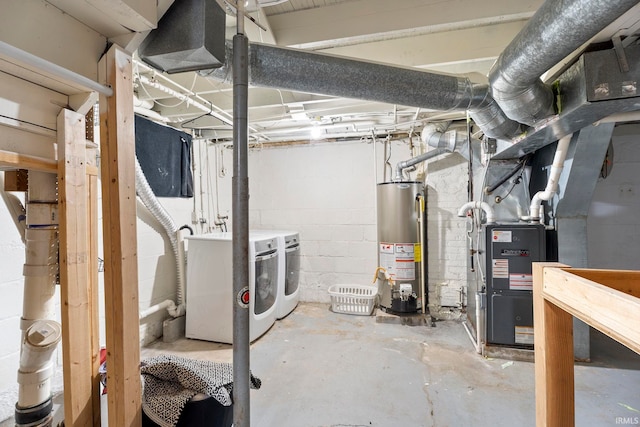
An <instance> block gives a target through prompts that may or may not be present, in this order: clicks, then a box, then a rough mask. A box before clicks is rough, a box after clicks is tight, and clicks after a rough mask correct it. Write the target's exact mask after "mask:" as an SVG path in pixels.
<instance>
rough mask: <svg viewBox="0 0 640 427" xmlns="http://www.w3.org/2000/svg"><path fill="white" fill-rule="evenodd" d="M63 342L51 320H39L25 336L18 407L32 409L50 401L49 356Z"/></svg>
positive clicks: (50, 365) (59, 329) (59, 330)
mask: <svg viewBox="0 0 640 427" xmlns="http://www.w3.org/2000/svg"><path fill="white" fill-rule="evenodd" d="M61 338H62V328H61V327H60V325H59V324H58V322H55V321H52V320H38V321H37V322H35V323H33V324H32V325H31V326H30V327H29V329H27V331H26V332H25V336H24V338H23V342H22V351H21V354H20V370H19V371H18V383H19V384H20V388H19V393H18V406H20V407H21V408H31V407H34V406H38V405H40V404H41V403H42V402H45V401H46V400H47V399H49V398H50V397H51V385H50V381H51V377H52V375H53V363H52V361H51V356H52V355H53V352H54V351H55V349H56V347H57V345H58V343H59V342H60V339H61Z"/></svg>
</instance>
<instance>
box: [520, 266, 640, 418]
mask: <svg viewBox="0 0 640 427" xmlns="http://www.w3.org/2000/svg"><path fill="white" fill-rule="evenodd" d="M533 282H534V287H533V310H534V314H533V319H534V329H535V381H536V425H537V426H538V427H541V426H546V427H555V426H558V427H560V426H561V427H572V426H574V425H575V391H574V372H573V318H572V316H575V317H577V318H578V319H580V320H582V321H583V322H585V323H587V324H588V325H590V326H592V327H593V328H596V329H598V330H599V331H601V332H603V333H604V334H606V335H608V336H609V337H611V338H613V339H615V340H616V341H618V342H620V343H622V344H624V345H625V346H626V347H628V348H630V349H631V350H633V351H635V352H636V353H638V354H640V330H639V329H638V325H640V271H628V270H591V269H572V268H569V267H568V266H566V265H563V264H558V263H534V268H533Z"/></svg>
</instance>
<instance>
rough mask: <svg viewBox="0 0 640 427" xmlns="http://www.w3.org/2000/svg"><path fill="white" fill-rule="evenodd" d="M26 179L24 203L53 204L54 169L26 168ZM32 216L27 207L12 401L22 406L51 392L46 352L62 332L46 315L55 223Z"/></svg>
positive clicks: (51, 312)
mask: <svg viewBox="0 0 640 427" xmlns="http://www.w3.org/2000/svg"><path fill="white" fill-rule="evenodd" d="M28 180H29V189H28V192H27V202H29V203H33V202H38V203H43V204H49V205H57V203H58V200H57V198H58V195H57V176H56V175H55V174H51V173H45V172H37V171H29V178H28ZM34 221H35V220H34V219H30V218H29V212H27V221H26V222H27V224H28V228H27V229H26V230H25V264H24V290H23V293H24V297H23V308H22V319H21V322H20V328H21V329H22V331H23V332H22V346H21V348H20V367H19V369H18V384H19V389H18V402H17V407H19V408H24V409H29V408H33V407H37V406H38V405H40V404H42V403H44V402H46V401H47V400H48V399H49V398H50V397H51V384H50V382H51V376H52V375H53V364H52V362H51V355H52V354H53V351H54V350H55V347H56V345H57V344H58V342H59V341H60V335H61V332H60V325H59V324H58V323H57V322H56V321H54V320H51V319H53V318H54V317H55V303H56V301H55V289H56V282H57V275H58V230H57V224H52V223H51V222H48V223H46V224H37V223H34Z"/></svg>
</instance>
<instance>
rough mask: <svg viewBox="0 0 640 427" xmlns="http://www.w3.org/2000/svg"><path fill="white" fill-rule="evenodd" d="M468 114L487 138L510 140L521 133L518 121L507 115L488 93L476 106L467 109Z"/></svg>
mask: <svg viewBox="0 0 640 427" xmlns="http://www.w3.org/2000/svg"><path fill="white" fill-rule="evenodd" d="M469 115H470V116H471V118H472V119H473V121H474V122H475V124H476V125H477V126H478V127H479V128H480V129H481V130H482V132H483V133H484V134H485V135H486V136H487V137H489V138H494V139H502V140H510V139H513V138H515V137H516V136H518V135H519V134H521V133H522V127H521V125H520V123H518V122H516V121H514V120H511V119H510V118H509V117H507V115H506V114H505V113H504V112H503V111H502V109H501V108H500V106H499V105H498V103H497V102H496V100H495V99H493V98H492V97H491V95H489V94H487V96H486V98H485V99H484V101H483V102H482V103H481V104H480V105H479V106H478V107H475V108H472V109H470V110H469Z"/></svg>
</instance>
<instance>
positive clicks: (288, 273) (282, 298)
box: [249, 230, 300, 319]
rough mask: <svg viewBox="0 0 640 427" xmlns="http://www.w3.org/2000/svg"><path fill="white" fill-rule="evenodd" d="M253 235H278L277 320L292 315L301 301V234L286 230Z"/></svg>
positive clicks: (253, 231)
mask: <svg viewBox="0 0 640 427" xmlns="http://www.w3.org/2000/svg"><path fill="white" fill-rule="evenodd" d="M249 233H250V234H251V235H255V236H259V235H266V236H269V235H276V236H277V238H278V250H279V251H280V256H279V266H278V267H279V273H278V301H277V303H276V304H277V308H276V319H282V318H283V317H285V316H287V315H288V314H289V313H291V312H292V311H293V310H294V309H295V308H296V306H297V305H298V302H299V301H300V295H299V291H300V290H299V284H300V234H299V233H298V232H297V231H286V230H251V231H250V232H249Z"/></svg>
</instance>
